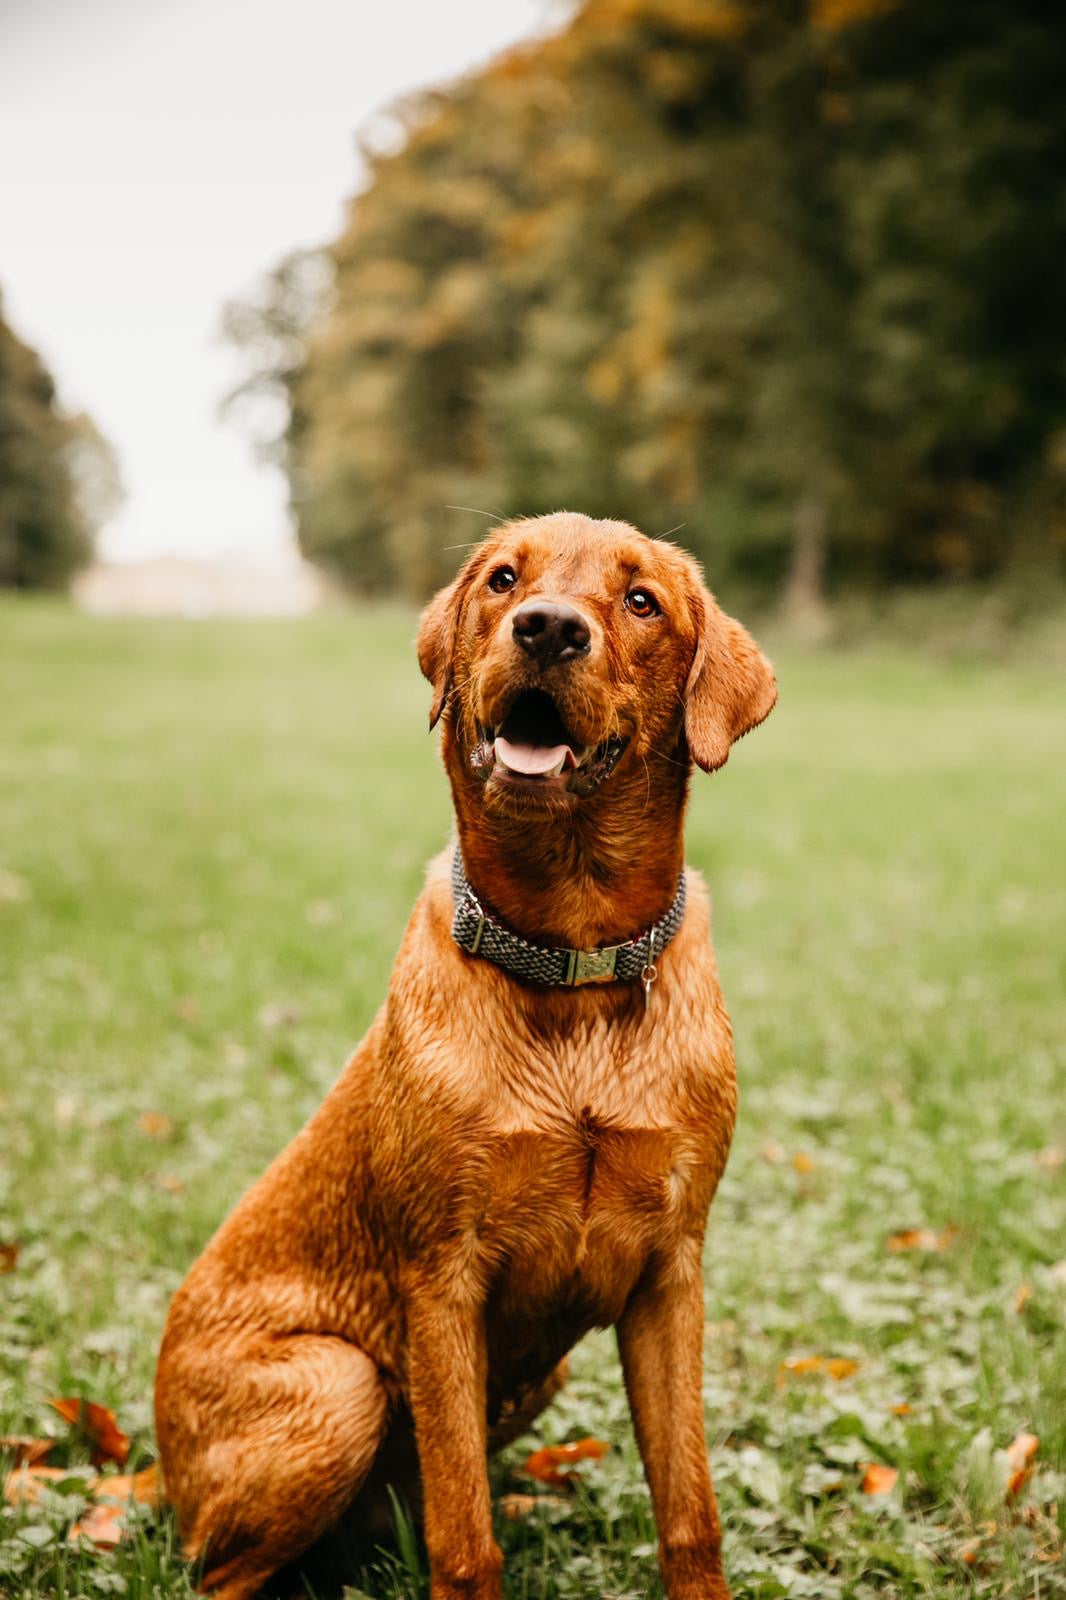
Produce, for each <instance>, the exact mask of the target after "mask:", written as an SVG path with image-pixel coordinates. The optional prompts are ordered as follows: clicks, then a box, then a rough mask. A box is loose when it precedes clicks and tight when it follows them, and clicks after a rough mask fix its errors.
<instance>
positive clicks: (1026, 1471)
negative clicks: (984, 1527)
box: [1007, 1429, 1040, 1500]
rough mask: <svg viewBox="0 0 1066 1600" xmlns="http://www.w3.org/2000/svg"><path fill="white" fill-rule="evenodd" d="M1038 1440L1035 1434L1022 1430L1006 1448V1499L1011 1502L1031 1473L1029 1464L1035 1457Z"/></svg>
mask: <svg viewBox="0 0 1066 1600" xmlns="http://www.w3.org/2000/svg"><path fill="white" fill-rule="evenodd" d="M1039 1444H1040V1440H1039V1439H1038V1438H1037V1436H1036V1434H1035V1433H1026V1432H1025V1430H1024V1429H1023V1430H1022V1432H1021V1433H1018V1434H1016V1435H1015V1436H1014V1438H1013V1439H1012V1440H1011V1442H1010V1444H1009V1445H1008V1446H1007V1463H1008V1465H1009V1467H1010V1479H1009V1481H1008V1483H1007V1499H1008V1500H1013V1499H1014V1497H1015V1495H1016V1494H1017V1493H1018V1491H1019V1489H1021V1487H1022V1485H1023V1484H1024V1483H1025V1481H1026V1479H1027V1478H1028V1477H1029V1476H1030V1475H1031V1473H1032V1470H1033V1469H1032V1466H1031V1462H1032V1459H1033V1457H1034V1456H1035V1455H1036V1452H1037V1447H1038V1446H1039Z"/></svg>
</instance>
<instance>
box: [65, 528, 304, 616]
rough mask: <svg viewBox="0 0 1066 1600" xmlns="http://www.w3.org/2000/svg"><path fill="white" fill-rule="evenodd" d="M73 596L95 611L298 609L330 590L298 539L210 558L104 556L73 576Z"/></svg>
mask: <svg viewBox="0 0 1066 1600" xmlns="http://www.w3.org/2000/svg"><path fill="white" fill-rule="evenodd" d="M73 592H74V600H75V602H76V604H77V605H79V606H80V607H81V609H82V610H83V611H91V612H93V613H95V614H96V615H98V616H120V615H134V616H150V617H238V616H254V617H300V616H305V615H306V614H307V613H308V612H311V611H315V610H317V609H318V607H319V606H321V605H322V603H323V602H324V600H325V599H326V598H327V596H328V594H329V592H330V590H329V586H328V584H327V583H326V582H325V580H324V579H323V578H322V577H321V576H320V574H319V573H317V572H316V571H315V569H314V567H312V566H309V565H308V563H307V562H306V561H304V560H303V559H302V557H301V556H300V554H299V552H298V551H297V550H296V548H295V546H293V545H284V546H275V547H274V548H271V549H267V550H249V551H242V552H239V553H238V552H234V553H231V554H229V555H225V556H220V557H217V558H215V559H211V560H191V559H185V558H183V557H180V556H156V557H153V558H152V559H151V560H149V561H130V562H119V561H115V562H100V563H98V564H96V565H95V566H92V567H89V568H87V569H86V571H85V572H83V573H82V574H81V575H80V577H78V578H77V579H76V580H75V583H74V590H73Z"/></svg>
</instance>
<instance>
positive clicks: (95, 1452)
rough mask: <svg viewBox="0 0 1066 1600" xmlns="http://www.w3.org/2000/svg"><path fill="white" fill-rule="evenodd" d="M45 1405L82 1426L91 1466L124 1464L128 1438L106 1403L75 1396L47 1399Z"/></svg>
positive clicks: (66, 1419)
mask: <svg viewBox="0 0 1066 1600" xmlns="http://www.w3.org/2000/svg"><path fill="white" fill-rule="evenodd" d="M48 1404H49V1405H50V1406H52V1407H53V1409H54V1410H56V1411H58V1412H59V1415H60V1416H61V1417H62V1418H63V1420H64V1422H69V1423H71V1424H72V1425H73V1426H75V1427H80V1428H81V1429H83V1431H84V1432H85V1435H86V1437H87V1439H88V1441H89V1452H90V1459H91V1461H92V1464H93V1466H94V1467H99V1466H102V1465H103V1463H104V1462H105V1461H113V1462H114V1463H115V1465H116V1466H119V1467H124V1466H125V1464H126V1457H127V1456H128V1455H129V1453H130V1441H129V1439H128V1438H127V1437H126V1435H125V1434H124V1433H123V1432H122V1430H121V1428H120V1427H119V1425H118V1421H117V1419H116V1417H115V1413H114V1412H113V1411H112V1410H110V1408H109V1407H108V1406H101V1405H97V1404H96V1402H95V1400H82V1399H80V1398H79V1397H77V1396H74V1397H73V1398H71V1399H64V1400H49V1402H48Z"/></svg>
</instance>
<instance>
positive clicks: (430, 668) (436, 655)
mask: <svg viewBox="0 0 1066 1600" xmlns="http://www.w3.org/2000/svg"><path fill="white" fill-rule="evenodd" d="M477 564H478V563H477V562H476V561H468V562H467V563H466V565H465V566H464V567H463V569H462V571H461V572H460V574H459V576H458V577H457V578H456V579H455V581H454V582H453V583H450V584H449V585H448V587H447V588H446V589H441V590H440V591H439V592H438V593H437V594H435V595H434V596H433V599H432V600H431V601H430V602H429V605H428V606H427V607H426V609H425V610H424V611H423V613H422V615H421V617H420V618H419V622H418V640H417V648H418V665H419V666H420V667H421V668H422V676H423V677H425V678H428V679H429V681H430V683H431V684H432V685H433V704H432V705H431V706H430V708H429V725H430V727H431V728H435V727H436V725H437V721H438V719H439V717H440V714H441V712H442V711H443V710H444V703H445V701H446V700H447V698H448V694H449V691H450V690H451V686H452V662H453V660H454V658H455V640H456V635H457V633H458V631H459V612H460V610H461V608H462V604H463V597H464V595H465V593H466V590H467V586H468V585H469V583H470V578H471V575H472V573H473V570H474V568H475V566H476V565H477Z"/></svg>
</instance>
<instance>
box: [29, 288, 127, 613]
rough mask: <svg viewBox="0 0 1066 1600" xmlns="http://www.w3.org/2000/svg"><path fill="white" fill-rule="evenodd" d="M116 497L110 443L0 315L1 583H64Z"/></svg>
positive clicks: (54, 585) (42, 585)
mask: <svg viewBox="0 0 1066 1600" xmlns="http://www.w3.org/2000/svg"><path fill="white" fill-rule="evenodd" d="M121 494H122V490H121V484H120V482H119V476H118V465H117V461H116V458H115V455H114V452H113V450H112V449H111V447H110V445H109V444H108V443H107V442H106V440H104V439H103V438H102V436H101V435H100V433H99V432H98V431H97V429H96V427H95V426H94V424H93V423H92V421H91V420H90V418H89V417H87V416H85V415H84V414H78V415H73V416H72V415H69V414H67V413H65V412H64V411H63V410H62V409H61V408H60V407H59V405H58V403H57V400H56V392H55V385H54V383H53V381H52V378H51V375H50V374H49V372H48V370H47V368H46V367H45V366H44V363H43V362H42V361H41V358H40V356H38V354H37V353H36V351H34V350H31V349H30V347H29V346H28V345H26V344H24V343H23V342H22V340H21V339H19V338H18V337H17V335H16V334H15V333H14V332H13V330H12V329H11V328H10V326H9V325H8V323H7V322H6V321H5V320H4V317H3V315H2V314H0V586H5V587H9V588H16V589H38V588H45V589H61V588H63V587H64V586H65V585H66V584H67V583H68V582H69V580H70V578H71V577H72V576H73V574H74V573H75V572H76V571H77V570H78V568H79V567H80V566H82V565H83V564H84V563H85V562H86V561H87V560H88V559H89V556H90V554H91V552H92V539H93V536H94V534H95V533H96V532H97V531H98V529H99V527H100V525H101V523H102V522H103V521H104V520H106V518H107V517H109V516H110V515H111V514H112V512H113V511H114V510H115V508H116V506H117V504H118V502H119V500H120V498H121Z"/></svg>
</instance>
